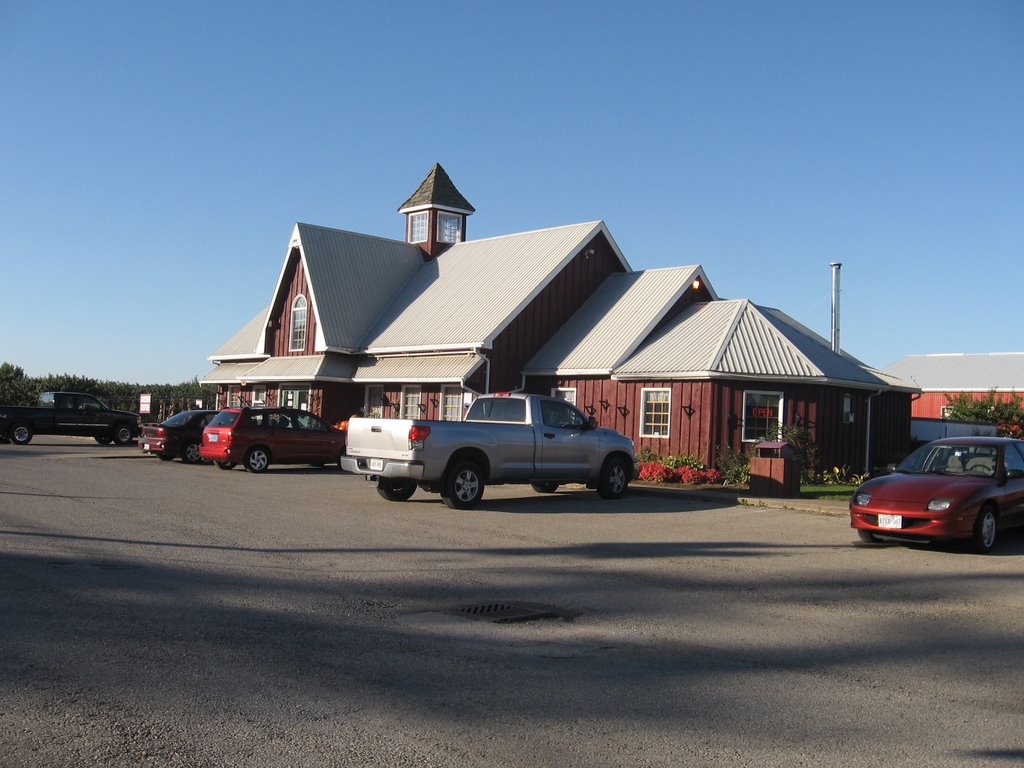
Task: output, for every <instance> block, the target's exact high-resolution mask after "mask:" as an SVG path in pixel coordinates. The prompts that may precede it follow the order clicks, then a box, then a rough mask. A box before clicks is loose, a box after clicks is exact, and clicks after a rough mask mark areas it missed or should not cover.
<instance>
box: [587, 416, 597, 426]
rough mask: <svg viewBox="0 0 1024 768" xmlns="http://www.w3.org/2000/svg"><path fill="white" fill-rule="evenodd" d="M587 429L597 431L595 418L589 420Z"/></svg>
mask: <svg viewBox="0 0 1024 768" xmlns="http://www.w3.org/2000/svg"><path fill="white" fill-rule="evenodd" d="M587 429H597V419H596V418H594V417H593V416H591V417H590V418H589V419H587Z"/></svg>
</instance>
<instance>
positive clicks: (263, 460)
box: [245, 445, 270, 473]
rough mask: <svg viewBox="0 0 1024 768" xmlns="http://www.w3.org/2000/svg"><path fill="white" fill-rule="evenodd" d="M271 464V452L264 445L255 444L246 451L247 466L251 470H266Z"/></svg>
mask: <svg viewBox="0 0 1024 768" xmlns="http://www.w3.org/2000/svg"><path fill="white" fill-rule="evenodd" d="M269 466H270V452H269V451H268V450H267V449H266V448H264V447H263V446H260V445H257V446H253V447H252V448H250V449H249V450H248V451H246V454H245V468H246V469H247V470H249V471H250V472H257V473H258V472H266V471H267V467H269Z"/></svg>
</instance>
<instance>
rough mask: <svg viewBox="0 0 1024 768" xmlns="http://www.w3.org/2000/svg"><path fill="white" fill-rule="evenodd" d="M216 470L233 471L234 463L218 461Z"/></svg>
mask: <svg viewBox="0 0 1024 768" xmlns="http://www.w3.org/2000/svg"><path fill="white" fill-rule="evenodd" d="M216 464H217V469H234V468H235V462H233V461H218V462H216Z"/></svg>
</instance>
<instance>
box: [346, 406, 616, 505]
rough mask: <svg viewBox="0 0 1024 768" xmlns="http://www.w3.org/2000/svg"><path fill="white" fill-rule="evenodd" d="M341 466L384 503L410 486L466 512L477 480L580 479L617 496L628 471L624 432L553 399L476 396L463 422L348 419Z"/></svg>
mask: <svg viewBox="0 0 1024 768" xmlns="http://www.w3.org/2000/svg"><path fill="white" fill-rule="evenodd" d="M341 468H342V469H343V470H345V471H346V472H353V473H356V474H362V475H365V476H366V477H367V479H368V480H372V481H375V482H376V483H377V491H378V492H379V493H380V495H381V496H383V497H384V498H385V499H388V500H389V501H407V500H408V499H409V498H410V497H411V496H412V495H413V493H414V492H415V491H416V488H417V487H419V488H421V489H423V490H426V491H429V492H431V493H440V494H441V498H442V499H444V502H445V504H447V505H448V506H449V507H452V508H454V509H469V508H471V507H473V506H475V505H476V504H477V502H479V501H480V499H481V498H483V495H484V486H485V485H487V484H495V485H500V484H503V483H529V484H530V485H532V486H533V488H534V490H536V491H538V492H540V493H553V492H554V491H555V489H557V488H558V486H559V485H561V484H563V483H584V484H585V485H586V486H587V488H594V489H596V490H597V492H598V493H599V494H600V495H601V497H602V498H605V499H617V498H619V497H620V496H622V494H623V493H624V492H625V491H626V486H628V485H629V481H630V480H632V479H633V477H634V474H635V470H636V454H635V452H634V449H633V442H632V441H631V440H630V439H629V438H627V437H626V436H625V435H623V434H621V433H619V432H616V431H615V430H613V429H604V428H601V427H598V426H597V422H596V421H595V420H594V419H593V418H588V417H586V416H584V415H583V414H582V413H581V412H580V411H578V410H577V409H576V408H574V407H573V406H572V405H570V404H569V403H566V402H565V401H563V400H558V399H556V398H553V397H543V396H541V395H523V394H509V395H484V396H482V397H479V398H477V400H476V401H475V402H474V403H473V405H472V406H470V409H469V411H468V413H467V414H466V417H465V419H464V420H463V421H426V420H420V419H360V418H354V419H352V420H351V421H349V426H348V448H347V451H346V455H344V456H342V457H341Z"/></svg>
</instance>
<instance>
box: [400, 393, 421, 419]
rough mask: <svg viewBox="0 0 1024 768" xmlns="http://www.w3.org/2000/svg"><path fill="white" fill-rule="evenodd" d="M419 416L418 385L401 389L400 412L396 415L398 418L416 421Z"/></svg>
mask: <svg viewBox="0 0 1024 768" xmlns="http://www.w3.org/2000/svg"><path fill="white" fill-rule="evenodd" d="M420 415H421V411H420V387H419V385H413V386H405V387H402V412H401V413H400V414H399V415H398V418H400V419H418V418H419V417H420Z"/></svg>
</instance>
